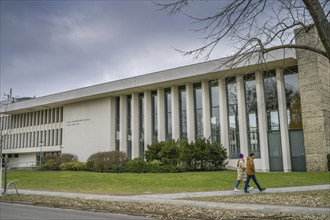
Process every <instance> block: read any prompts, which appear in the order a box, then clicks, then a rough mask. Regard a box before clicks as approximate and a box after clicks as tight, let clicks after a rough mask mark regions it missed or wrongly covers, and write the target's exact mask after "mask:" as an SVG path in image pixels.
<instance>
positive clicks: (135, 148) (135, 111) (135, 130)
mask: <svg viewBox="0 0 330 220" xmlns="http://www.w3.org/2000/svg"><path fill="white" fill-rule="evenodd" d="M131 112H132V116H131V118H132V158H133V159H134V158H136V157H138V156H139V132H140V126H139V125H140V124H139V114H140V108H139V93H133V94H132V109H131Z"/></svg>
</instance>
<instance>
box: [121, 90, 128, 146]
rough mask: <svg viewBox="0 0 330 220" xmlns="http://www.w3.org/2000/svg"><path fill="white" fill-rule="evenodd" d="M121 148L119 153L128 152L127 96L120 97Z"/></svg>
mask: <svg viewBox="0 0 330 220" xmlns="http://www.w3.org/2000/svg"><path fill="white" fill-rule="evenodd" d="M119 123H120V147H119V151H122V152H127V149H126V146H127V96H126V95H121V96H120V122H119Z"/></svg>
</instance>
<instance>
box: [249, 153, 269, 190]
mask: <svg viewBox="0 0 330 220" xmlns="http://www.w3.org/2000/svg"><path fill="white" fill-rule="evenodd" d="M255 173H256V171H255V167H254V153H250V155H249V156H248V158H247V161H246V175H247V177H246V181H245V186H244V192H245V193H249V191H248V187H249V182H250V179H252V180H253V182H254V183H255V184H256V186H257V187H258V189H259V191H260V192H262V191H265V190H266V188H261V186H260V184H259V183H258V180H257V178H256V176H255Z"/></svg>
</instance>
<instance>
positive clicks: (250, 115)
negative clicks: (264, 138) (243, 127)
mask: <svg viewBox="0 0 330 220" xmlns="http://www.w3.org/2000/svg"><path fill="white" fill-rule="evenodd" d="M244 84H245V105H246V119H247V132H248V151H249V152H253V153H254V155H255V157H256V158H260V145H259V129H258V106H257V91H256V80H255V75H254V74H248V75H245V76H244Z"/></svg>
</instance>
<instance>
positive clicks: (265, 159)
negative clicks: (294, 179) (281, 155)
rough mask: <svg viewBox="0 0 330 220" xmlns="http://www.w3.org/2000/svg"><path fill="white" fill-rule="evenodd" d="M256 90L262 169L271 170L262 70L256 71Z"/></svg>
mask: <svg viewBox="0 0 330 220" xmlns="http://www.w3.org/2000/svg"><path fill="white" fill-rule="evenodd" d="M256 92H257V106H258V126H259V141H260V142H259V145H260V155H261V158H260V159H261V169H262V171H269V151H268V134H267V115H266V103H265V90H264V83H263V72H262V71H258V72H256Z"/></svg>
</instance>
